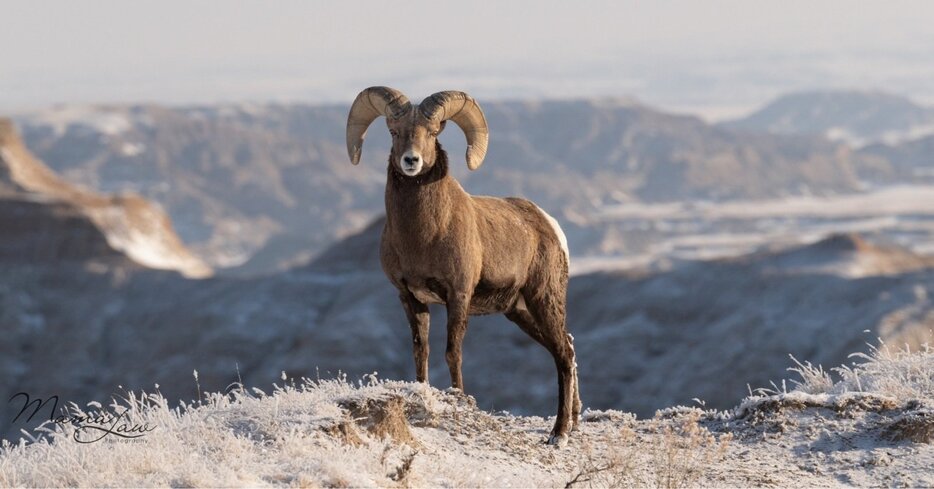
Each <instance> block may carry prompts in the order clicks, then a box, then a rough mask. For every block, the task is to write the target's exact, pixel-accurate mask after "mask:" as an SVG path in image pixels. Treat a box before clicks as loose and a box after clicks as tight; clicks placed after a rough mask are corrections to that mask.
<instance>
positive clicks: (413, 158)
mask: <svg viewBox="0 0 934 489" xmlns="http://www.w3.org/2000/svg"><path fill="white" fill-rule="evenodd" d="M401 163H402V165H401V166H402V172H403V173H405V174H406V175H409V176H413V175H418V173H419V172H420V171H422V155H420V154H418V153H416V152H414V151H411V150H410V151H406V152H405V154H404V155H402V161H401Z"/></svg>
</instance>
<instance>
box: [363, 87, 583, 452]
mask: <svg viewBox="0 0 934 489" xmlns="http://www.w3.org/2000/svg"><path fill="white" fill-rule="evenodd" d="M379 116H385V117H386V123H387V125H388V126H389V132H390V134H391V135H392V149H391V151H390V153H389V168H388V171H387V173H388V176H387V179H386V225H385V227H384V229H383V234H382V240H381V245H380V260H381V263H382V266H383V270H384V271H385V272H386V275H387V276H388V277H389V280H390V281H391V282H392V283H393V285H395V286H396V288H397V289H398V290H399V299H400V300H401V302H402V306H403V308H404V309H405V313H406V316H407V318H408V321H409V325H410V326H411V329H412V341H413V343H414V346H413V350H414V356H415V370H416V378H417V379H418V381H419V382H427V381H428V320H429V318H428V304H445V305H446V307H447V332H448V338H447V352H446V360H447V364H448V368H449V369H450V372H451V384H452V386H453V387H454V388H457V389H461V390H463V388H464V382H463V380H462V377H461V343H462V341H463V339H464V334H465V333H466V330H467V318H468V315H476V314H490V313H505V315H506V317H507V318H509V319H510V320H511V321H512V322H514V323H516V324H517V325H519V327H520V328H522V330H523V331H525V333H526V334H528V335H529V336H531V337H532V338H533V339H534V340H535V341H537V342H538V343H540V344H541V345H542V346H544V347H545V348H546V349H547V350H548V351H549V352H550V353H551V355H552V356H553V357H554V360H555V364H556V365H557V369H558V386H559V394H558V414H557V419H556V420H555V425H554V429H553V430H552V431H551V436H550V438H549V440H548V442H549V443H551V444H559V445H563V444H564V443H566V441H567V439H568V432H569V431H570V430H573V429H575V428H576V427H577V423H578V416H579V414H580V410H581V402H580V396H579V394H578V386H577V364H576V362H575V358H574V346H573V344H572V340H573V337H572V336H571V335H569V334H568V333H567V330H566V325H565V301H566V296H567V283H568V264H569V263H568V259H569V256H568V249H567V240H566V238H565V236H564V233H563V232H562V231H561V228H560V227H559V226H558V223H557V221H555V220H554V219H553V218H552V217H551V216H549V215H548V214H546V213H545V212H544V211H543V210H541V209H540V208H538V207H537V206H536V205H535V204H533V203H531V202H529V201H528V200H524V199H519V198H493V197H475V196H471V195H470V194H468V193H467V192H465V191H464V189H463V188H462V187H461V186H460V184H458V183H457V181H456V180H455V179H454V178H453V177H451V176H450V175H449V174H448V158H447V153H445V151H444V150H443V149H442V148H441V144H440V143H439V142H438V134H439V133H440V132H441V131H442V130H443V129H444V126H445V121H447V120H448V119H450V120H452V121H454V123H455V124H457V125H458V126H459V127H460V128H461V130H462V131H463V132H464V134H465V135H466V136H467V144H468V146H467V167H468V168H470V169H471V170H476V169H477V168H479V167H480V164H481V163H483V157H484V156H485V155H486V149H487V141H488V138H489V131H488V128H487V123H486V118H485V117H484V115H483V111H482V110H481V109H480V106H479V105H477V103H476V102H475V101H474V99H473V98H471V97H470V96H469V95H467V94H466V93H464V92H457V91H445V92H438V93H436V94H434V95H432V96H430V97H428V98H427V99H425V100H424V101H422V102H421V103H420V104H419V105H413V104H412V103H410V102H409V100H408V98H406V96H405V95H403V94H402V93H401V92H399V91H398V90H395V89H392V88H388V87H371V88H367V89H366V90H363V91H362V92H360V94H359V95H358V96H357V98H356V100H354V103H353V106H351V108H350V114H349V116H348V118H347V151H348V153H349V155H350V161H351V162H352V163H353V164H354V165H356V164H358V163H359V161H360V151H361V147H362V145H363V139H364V137H365V136H366V132H367V128H368V127H369V126H370V124H371V123H372V122H373V121H374V120H375V119H376V118H377V117H379Z"/></svg>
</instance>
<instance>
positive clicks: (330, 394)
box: [0, 374, 442, 487]
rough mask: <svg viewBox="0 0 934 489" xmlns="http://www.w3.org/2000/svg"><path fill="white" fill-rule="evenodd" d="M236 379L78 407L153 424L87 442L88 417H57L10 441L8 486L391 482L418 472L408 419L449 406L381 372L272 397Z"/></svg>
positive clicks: (72, 412) (3, 470)
mask: <svg viewBox="0 0 934 489" xmlns="http://www.w3.org/2000/svg"><path fill="white" fill-rule="evenodd" d="M195 375H197V374H195ZM235 387H236V388H234V389H233V390H232V391H231V392H229V393H226V394H225V393H205V394H202V396H201V401H198V402H193V403H190V404H187V403H181V404H180V405H179V406H177V407H170V406H169V403H168V401H167V400H166V399H165V398H164V397H163V396H162V395H160V394H158V389H157V393H155V394H146V393H142V394H134V393H127V395H126V396H125V397H122V398H119V399H117V400H115V401H114V402H113V403H112V404H111V405H110V406H108V407H107V408H104V409H102V408H101V406H100V404H99V403H90V404H89V405H88V409H90V411H88V412H85V411H84V410H82V409H81V408H80V407H79V406H77V405H75V404H72V405H70V406H69V408H68V409H67V411H68V413H67V416H68V417H76V416H77V417H84V416H89V415H90V416H92V417H93V416H94V415H95V414H100V413H102V412H106V413H110V414H114V413H116V414H121V413H122V414H121V416H122V417H121V423H123V422H125V423H127V424H128V425H146V426H148V427H151V428H152V429H151V431H147V432H146V433H145V435H144V436H140V437H138V438H134V439H127V438H121V437H120V436H117V435H107V436H103V437H100V439H99V440H97V441H94V442H92V443H79V442H77V441H76V439H77V438H76V436H77V435H76V434H75V431H76V429H75V427H76V425H72V424H69V423H46V424H45V425H43V426H41V427H40V428H39V429H37V430H36V431H37V433H36V435H35V436H34V435H32V434H27V436H29V437H30V439H31V440H30V441H26V440H24V439H21V440H20V441H19V442H18V443H15V444H14V443H9V442H6V441H4V442H3V445H2V447H0V487H10V486H29V487H36V486H38V487H61V486H83V487H87V486H94V487H98V486H114V485H118V486H128V487H132V486H176V487H177V486H184V487H195V486H226V487H230V486H269V485H302V486H307V485H315V486H354V487H357V486H370V487H372V486H387V485H392V484H397V483H398V482H399V481H401V480H402V479H404V478H405V477H406V476H407V472H408V471H409V468H410V466H411V464H412V461H413V460H414V453H415V451H416V448H417V447H416V446H415V445H417V443H416V442H415V440H414V438H409V439H397V438H399V437H404V436H405V434H404V432H407V431H408V422H407V421H406V420H405V418H404V416H408V417H409V418H410V419H416V420H418V419H422V418H420V416H421V417H423V418H424V420H425V423H426V424H430V423H431V419H430V418H431V415H430V413H433V412H435V410H436V409H437V410H440V409H441V408H440V407H439V406H438V403H439V402H440V401H439V400H438V399H436V398H435V397H436V396H439V395H442V394H441V393H439V392H437V391H435V390H433V389H431V388H430V387H428V386H425V385H422V384H411V383H404V382H383V381H377V380H375V379H374V378H371V379H369V380H368V381H367V382H362V381H361V382H359V383H358V384H357V385H353V384H351V383H350V382H348V381H347V379H346V377H342V378H338V379H334V380H321V381H317V380H307V379H301V380H299V381H295V380H291V381H289V382H286V383H285V385H284V386H281V387H280V386H276V385H274V389H273V391H272V392H271V393H270V394H266V393H265V392H263V391H261V390H259V389H255V390H253V391H252V392H250V391H247V390H246V389H244V388H243V387H242V386H239V385H235ZM381 400H384V401H385V402H381ZM400 416H402V417H403V418H402V420H401V421H400ZM394 423H395V424H394ZM78 426H80V425H78ZM24 433H25V432H24ZM95 433H96V434H95V436H98V435H99V434H100V432H98V431H95ZM408 434H409V436H411V433H408ZM80 436H87V434H86V433H85V434H84V435H80ZM85 441H87V440H85ZM374 474H375V475H376V476H375V478H374Z"/></svg>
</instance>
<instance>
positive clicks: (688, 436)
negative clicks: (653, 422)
mask: <svg viewBox="0 0 934 489" xmlns="http://www.w3.org/2000/svg"><path fill="white" fill-rule="evenodd" d="M700 417H701V412H700V411H693V412H691V413H688V414H686V415H685V416H683V417H682V418H680V419H679V420H678V421H679V424H678V425H676V426H674V427H672V426H671V425H670V424H666V425H665V426H664V427H662V428H661V430H660V436H659V437H656V438H655V440H654V441H653V443H651V444H650V448H649V451H650V454H651V457H652V465H653V468H654V472H655V481H654V482H655V487H664V488H680V487H691V486H693V485H694V484H695V483H696V482H697V481H698V479H700V477H701V476H702V475H703V474H704V473H705V472H706V471H707V470H708V469H709V468H710V466H711V465H712V464H714V463H716V462H718V461H719V460H720V459H721V458H723V454H724V453H725V452H726V449H727V447H728V446H729V444H730V441H732V439H733V435H732V434H729V433H727V434H725V435H721V436H720V438H719V439H718V438H717V437H716V436H714V435H713V433H711V432H710V431H708V430H707V428H704V427H703V426H701V425H700Z"/></svg>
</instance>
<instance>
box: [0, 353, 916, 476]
mask: <svg viewBox="0 0 934 489" xmlns="http://www.w3.org/2000/svg"><path fill="white" fill-rule="evenodd" d="M863 360H864V361H863V362H862V363H861V364H860V365H857V366H850V367H844V368H841V369H839V370H838V372H839V374H840V376H841V377H842V378H841V379H840V380H839V381H837V382H836V383H834V382H832V381H831V379H830V377H829V375H827V374H826V373H825V372H824V371H822V370H820V369H817V368H814V367H812V366H810V365H808V364H805V365H800V364H799V365H798V367H796V368H795V370H796V371H797V372H798V373H799V374H800V376H801V379H800V381H799V385H798V387H797V389H795V390H792V391H788V390H785V389H780V390H779V391H777V392H767V391H766V392H760V393H759V394H758V395H753V396H750V397H749V398H747V399H746V400H744V401H743V402H742V403H741V404H740V405H739V406H738V407H736V408H734V409H731V410H728V411H713V410H711V411H704V410H701V409H699V408H697V407H693V408H687V407H674V408H669V409H665V410H661V411H659V412H658V413H656V415H655V416H654V417H653V418H651V419H646V420H638V419H636V418H635V416H633V415H631V414H627V413H623V412H619V411H587V412H585V414H584V416H583V423H581V429H580V430H579V431H578V432H576V433H575V434H574V436H572V438H571V441H570V443H569V445H568V446H567V447H565V448H564V449H555V448H554V447H551V446H547V445H544V444H543V441H544V439H545V436H546V434H547V429H548V427H549V426H550V423H549V422H548V420H546V419H543V418H539V417H518V416H512V415H510V414H508V413H502V412H498V413H496V412H485V411H482V410H479V409H477V407H476V404H475V402H474V401H473V399H472V398H470V397H468V396H464V395H462V394H460V393H458V392H454V391H439V390H436V389H434V388H431V387H428V386H425V385H423V384H413V383H405V382H386V381H379V380H376V378H375V376H372V377H368V378H364V379H361V380H360V381H358V382H356V383H352V382H348V381H347V380H346V379H338V380H327V381H311V380H304V379H303V380H302V381H298V382H296V381H289V380H285V379H283V380H284V385H283V386H277V387H275V389H274V391H273V392H272V393H270V394H268V395H267V394H265V393H263V392H261V391H259V390H256V389H254V390H252V391H249V392H248V391H246V390H243V389H241V388H240V387H239V386H235V387H234V389H233V392H232V393H231V394H228V395H223V394H213V395H208V396H206V397H205V399H204V400H203V402H198V403H192V404H190V405H183V406H181V407H180V408H171V407H170V406H169V405H168V403H167V402H166V401H165V399H164V398H162V397H161V396H160V395H159V394H152V395H145V396H142V397H134V396H127V400H123V401H121V402H118V403H114V404H113V405H112V406H110V407H109V408H103V409H101V407H100V405H99V404H96V403H95V404H93V405H91V406H89V408H87V412H84V411H81V410H79V409H77V408H73V409H72V412H71V414H70V416H72V418H70V419H72V420H73V419H75V418H74V416H87V415H89V414H90V415H92V417H93V416H97V415H100V414H99V413H100V412H105V413H107V412H109V413H123V412H125V415H123V416H122V418H121V419H120V420H119V422H116V423H115V424H114V425H112V426H115V428H114V427H112V428H111V429H112V431H118V432H119V431H120V430H119V426H122V425H125V426H130V427H138V428H139V429H138V430H137V431H136V432H134V435H135V434H142V436H139V437H137V438H133V439H127V438H122V437H120V436H119V435H118V434H108V433H106V432H103V431H101V430H95V429H92V428H84V429H83V430H81V429H76V427H80V426H82V425H84V426H88V425H92V426H93V425H94V423H88V422H86V421H80V420H79V421H71V422H64V423H59V424H58V425H57V426H58V428H56V429H55V430H53V431H52V432H50V433H48V434H47V436H46V437H44V438H42V439H41V440H40V441H37V442H33V443H26V442H22V443H20V444H19V445H9V444H6V445H4V446H3V448H2V450H0V485H2V486H5V487H6V486H82V487H88V486H97V487H107V486H175V487H178V486H184V487H205V486H225V487H244V486H250V487H256V486H318V487H403V486H404V487H408V486H431V487H465V486H471V487H481V486H483V487H516V486H518V487H529V486H535V487H562V486H563V487H594V486H596V487H606V486H621V485H623V486H632V485H638V486H655V487H693V486H744V487H749V486H773V485H778V486H812V487H814V486H848V485H858V486H879V485H885V486H930V485H932V484H934V445H932V441H934V351H931V350H930V349H925V350H924V351H920V352H914V353H909V352H906V351H892V350H889V349H887V348H882V349H881V350H876V351H874V353H873V355H872V356H865V357H864V358H863ZM95 413H98V414H95ZM82 423H83V424H82ZM125 434H126V433H125V432H124V435H125ZM76 440H81V441H85V442H89V441H90V443H79V442H77V441H76ZM93 440H97V441H93Z"/></svg>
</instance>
